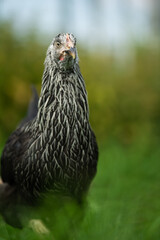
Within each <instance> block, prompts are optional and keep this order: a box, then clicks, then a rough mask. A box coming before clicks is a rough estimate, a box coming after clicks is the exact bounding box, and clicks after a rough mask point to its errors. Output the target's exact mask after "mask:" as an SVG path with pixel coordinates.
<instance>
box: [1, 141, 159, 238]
mask: <svg viewBox="0 0 160 240" xmlns="http://www.w3.org/2000/svg"><path fill="white" fill-rule="evenodd" d="M157 145H158V144H157ZM159 156H160V149H159V147H158V146H157V147H156V144H155V145H154V144H153V143H152V144H151V142H150V141H149V139H141V140H139V141H138V142H137V143H136V144H133V145H132V146H123V145H121V144H119V143H115V142H113V143H110V144H105V145H103V146H102V147H101V148H100V158H99V165H98V173H97V176H96V178H95V179H94V181H93V184H92V186H91V189H90V192H89V195H88V205H87V207H86V210H85V213H84V217H83V220H77V219H78V218H79V217H80V211H81V210H80V211H79V210H78V209H77V208H76V206H75V205H74V204H72V203H67V204H64V206H63V207H61V208H59V209H58V210H57V208H56V209H54V207H53V206H52V202H50V203H49V204H48V207H47V209H43V213H42V215H43V216H44V215H45V214H48V215H49V216H48V217H49V219H52V220H51V222H50V223H49V225H50V231H51V233H50V234H49V235H46V236H43V235H39V234H37V233H35V232H33V231H32V230H31V229H30V228H28V227H27V226H26V227H24V229H23V230H18V229H14V228H12V227H11V226H9V225H7V224H6V223H5V222H4V221H3V220H2V218H1V219H0V240H8V239H9V240H14V239H15V240H17V239H19V240H21V239H23V240H25V239H30V240H34V239H37V240H38V239H52V240H53V239H55V240H56V239H69V240H72V239H73V240H89V239H92V240H94V239H95V240H97V239H98V240H106V239H107V240H132V239H133V240H159V239H160V160H159ZM37 211H38V210H37ZM40 211H42V210H40ZM45 211H46V213H45ZM47 211H48V212H47ZM32 214H33V213H32ZM33 216H34V214H33ZM51 216H52V217H51ZM68 219H69V222H70V223H68ZM48 221H49V220H48ZM71 221H72V223H71Z"/></svg>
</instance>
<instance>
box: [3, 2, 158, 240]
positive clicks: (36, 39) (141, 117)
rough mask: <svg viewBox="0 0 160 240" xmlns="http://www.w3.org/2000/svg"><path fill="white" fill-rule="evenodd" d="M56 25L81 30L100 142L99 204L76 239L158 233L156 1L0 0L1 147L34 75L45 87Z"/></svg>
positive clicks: (93, 197)
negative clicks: (44, 75) (45, 64)
mask: <svg viewBox="0 0 160 240" xmlns="http://www.w3.org/2000/svg"><path fill="white" fill-rule="evenodd" d="M60 32H72V33H73V34H74V35H75V36H76V37H77V42H78V52H79V58H80V67H81V72H82V74H83V76H84V79H85V82H86V87H87V91H88V96H89V105H90V121H91V125H92V127H93V129H94V131H95V133H96V136H97V140H98V143H99V147H100V160H99V168H98V174H97V177H96V179H95V181H94V183H93V188H92V190H91V192H90V195H89V199H90V201H91V203H92V204H91V205H93V209H92V210H93V211H91V212H92V213H90V212H89V213H88V215H87V216H88V218H87V220H86V222H85V223H84V228H83V227H82V229H81V231H79V233H78V234H79V235H78V237H79V238H78V237H77V238H76V239H91V237H92V239H97V238H100V239H109V240H111V239H154V240H155V239H159V238H160V230H159V229H160V203H159V199H160V174H159V172H160V163H159V162H160V161H159V158H160V150H159V143H160V1H159V0H87V1H86V0H81V1H78V0H69V1H66V0H54V1H53V0H46V1H42V0H40V1H31V0H29V1H26V0H25V1H20V0H14V1H12V0H0V147H1V149H2V148H3V145H4V143H5V141H6V139H7V137H8V136H9V134H10V133H11V132H12V131H13V130H14V129H15V127H16V126H17V124H18V123H19V122H20V120H21V118H22V117H23V116H25V113H26V111H27V106H28V103H29V100H30V97H31V90H30V86H31V84H34V85H35V86H36V87H37V89H38V91H40V88H41V78H42V73H43V62H44V59H45V54H46V49H47V47H48V45H49V43H50V42H51V40H52V38H53V37H54V36H55V35H56V34H58V33H60ZM101 221H102V222H103V224H100V225H98V223H100V222H101ZM104 223H105V224H104ZM84 233H85V234H84ZM12 234H13V233H12ZM4 235H5V233H4ZM18 236H19V235H18ZM104 236H105V237H104ZM118 236H119V237H118ZM106 237H108V238H106ZM19 239H20V236H19Z"/></svg>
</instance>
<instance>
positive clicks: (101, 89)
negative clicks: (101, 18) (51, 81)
mask: <svg viewBox="0 0 160 240" xmlns="http://www.w3.org/2000/svg"><path fill="white" fill-rule="evenodd" d="M0 32H1V34H0V141H1V142H3V140H4V139H6V138H7V136H8V135H9V134H10V133H11V131H12V130H14V129H15V127H16V125H17V124H18V123H19V121H20V120H21V118H22V117H23V116H24V115H25V113H26V111H27V105H28V103H29V99H30V97H31V91H30V86H31V84H35V85H36V87H37V88H38V91H40V87H41V78H42V73H43V62H44V59H45V53H46V49H47V47H48V45H49V43H47V44H46V45H42V43H40V41H39V39H38V37H37V36H36V35H34V33H33V32H31V33H30V34H28V35H27V36H25V37H20V36H17V35H16V33H15V32H14V30H13V27H12V25H11V23H4V22H3V23H2V22H1V23H0ZM78 50H79V57H80V67H81V71H82V74H83V76H84V79H85V81H86V86H87V91H88V95H89V105H90V120H91V124H92V127H93V128H94V130H95V132H96V135H97V137H98V140H103V139H106V138H108V137H111V136H113V137H116V138H118V139H119V140H120V141H122V142H123V143H125V144H128V143H132V142H133V141H134V140H135V139H136V138H137V137H139V135H140V134H141V133H142V132H146V131H147V132H151V133H153V132H155V133H156V134H157V133H158V134H159V133H160V124H159V123H160V69H159V63H160V48H159V49H156V50H154V49H153V48H149V47H145V46H143V47H140V46H135V49H134V55H135V56H134V59H133V61H132V63H129V62H127V61H126V62H120V60H118V61H117V59H116V58H115V57H114V55H107V51H106V53H104V54H100V53H98V52H88V51H87V50H86V49H84V48H82V46H79V47H78ZM122 61H123V59H122Z"/></svg>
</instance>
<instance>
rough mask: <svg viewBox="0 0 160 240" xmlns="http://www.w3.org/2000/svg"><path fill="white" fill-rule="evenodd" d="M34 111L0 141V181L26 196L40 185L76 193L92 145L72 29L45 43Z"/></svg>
mask: <svg viewBox="0 0 160 240" xmlns="http://www.w3.org/2000/svg"><path fill="white" fill-rule="evenodd" d="M36 111H37V112H36V114H35V112H34V114H33V117H31V116H30V118H29V121H24V123H23V124H21V125H20V126H19V127H18V128H17V129H16V130H15V131H14V132H13V133H12V135H11V136H10V137H9V139H8V141H7V143H6V145H5V148H4V150H3V153H2V157H1V175H2V180H3V182H6V183H9V184H10V185H12V186H15V187H16V189H17V191H18V192H19V193H20V194H21V195H23V196H24V198H26V199H27V200H34V199H36V198H37V197H39V196H40V194H41V193H43V192H45V191H46V190H47V191H53V192H54V193H56V192H57V193H62V194H64V195H70V196H73V197H75V198H77V199H81V198H82V197H83V195H84V194H85V193H86V192H87V190H88V188H89V185H90V183H91V181H92V179H93V177H94V176H95V173H96V168H97V159H98V147H97V143H96V138H95V135H94V133H93V131H92V129H91V127H90V123H89V110H88V100H87V93H86V88H85V83H84V80H83V77H82V75H81V72H80V69H79V64H78V54H77V50H76V40H75V37H74V36H73V35H72V34H68V33H67V34H59V35H58V36H56V37H55V39H53V41H52V43H51V45H50V46H49V48H48V51H47V56H46V59H45V69H44V73H43V79H42V89H41V94H40V98H39V102H38V108H37V110H36Z"/></svg>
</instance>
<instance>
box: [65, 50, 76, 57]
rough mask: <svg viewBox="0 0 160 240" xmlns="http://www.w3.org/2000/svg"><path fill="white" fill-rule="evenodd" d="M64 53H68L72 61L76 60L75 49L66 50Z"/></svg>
mask: <svg viewBox="0 0 160 240" xmlns="http://www.w3.org/2000/svg"><path fill="white" fill-rule="evenodd" d="M66 52H68V54H69V55H70V56H72V58H73V59H75V58H76V50H75V48H72V47H71V48H70V49H69V50H67V51H66Z"/></svg>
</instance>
